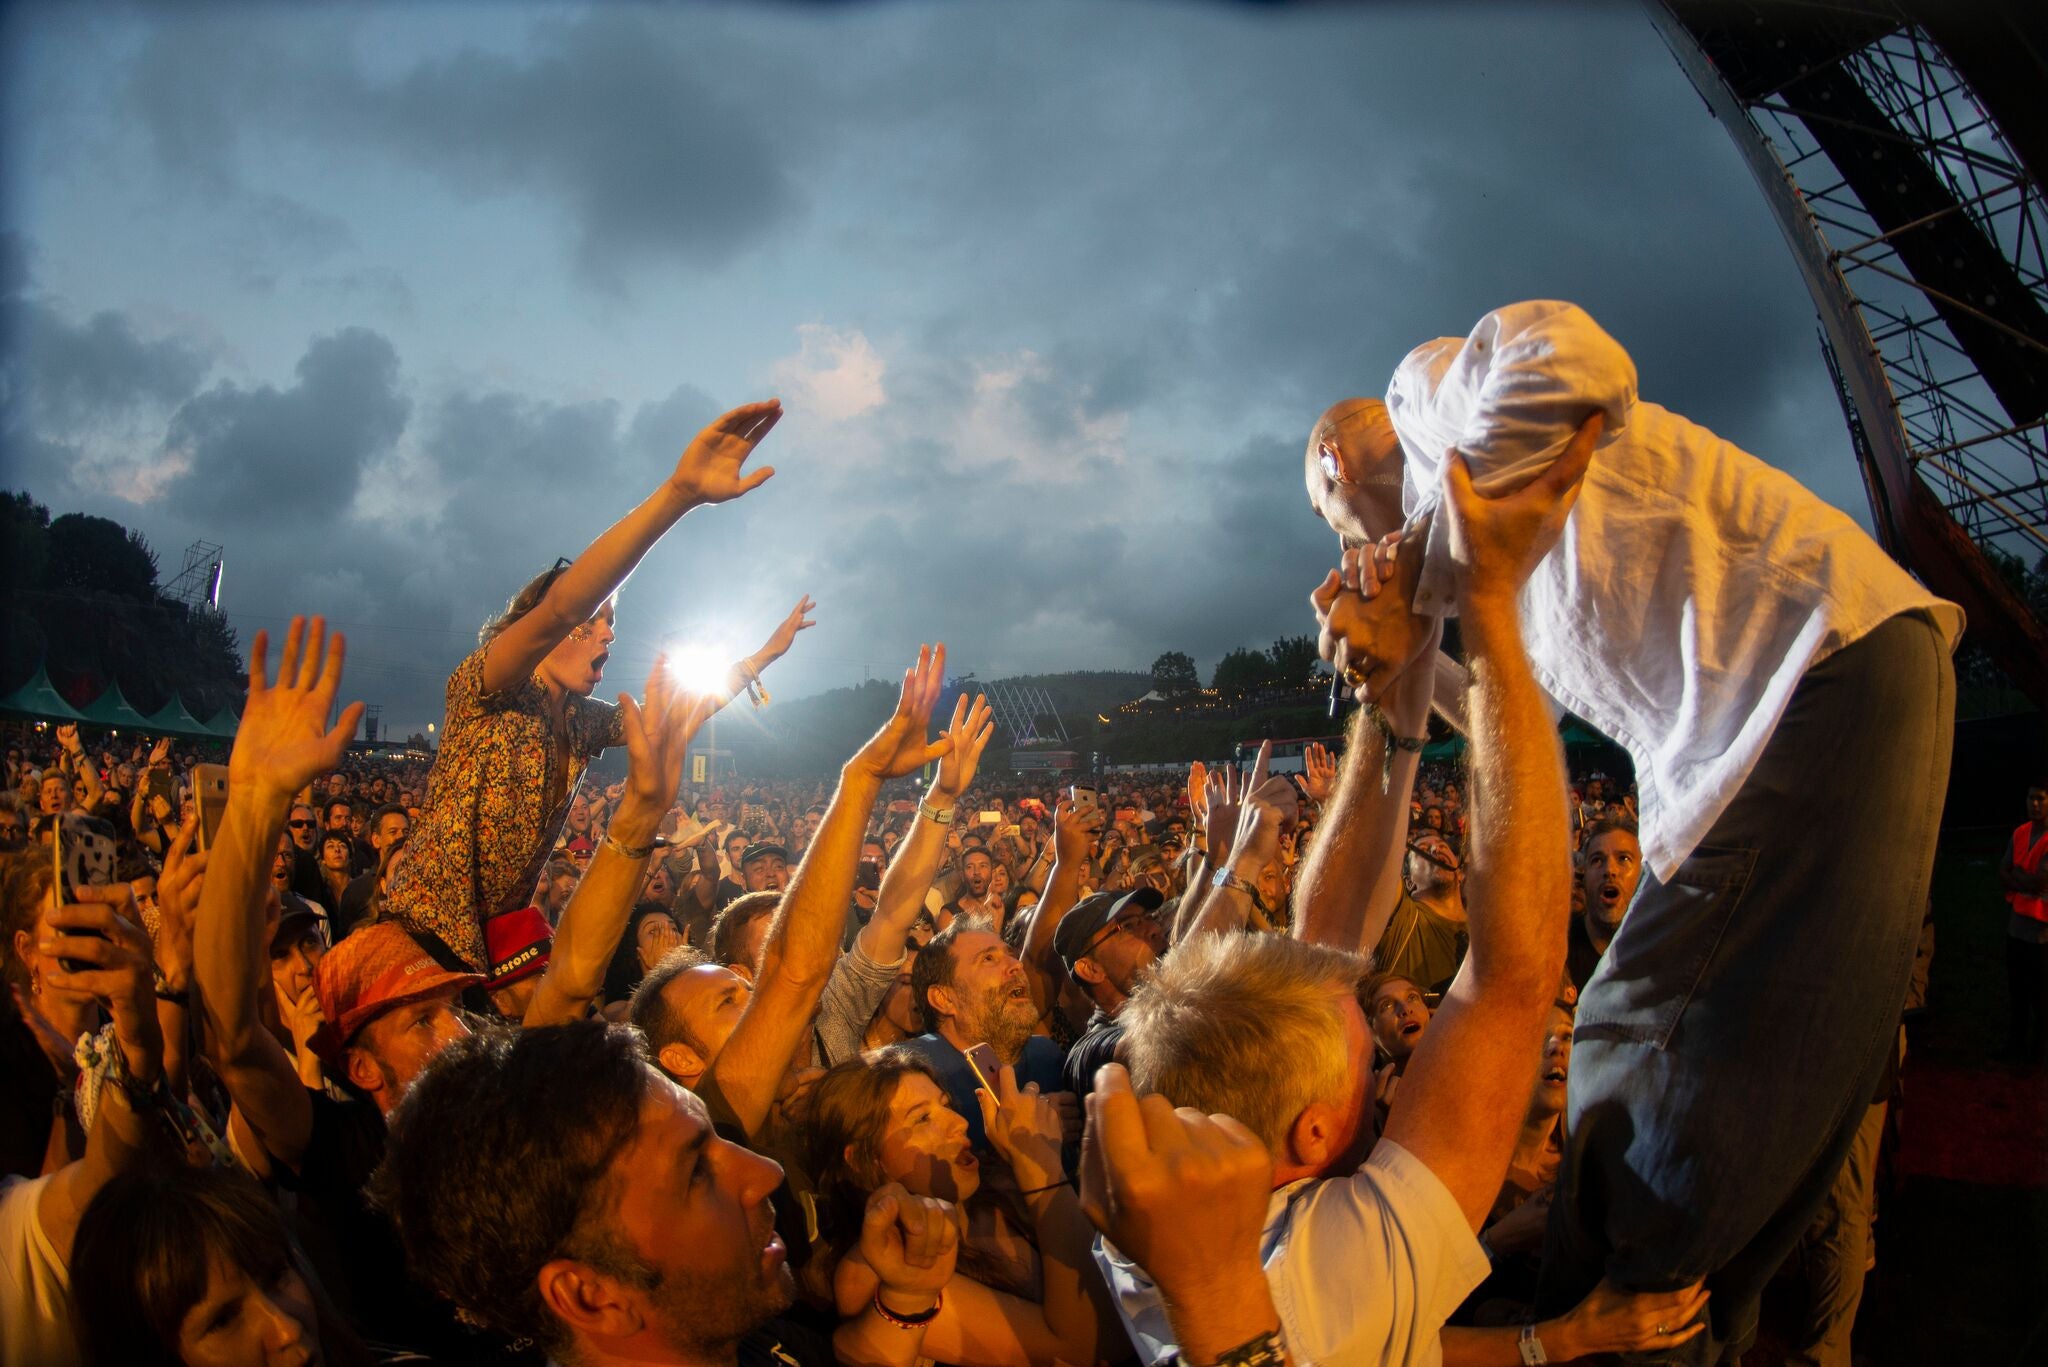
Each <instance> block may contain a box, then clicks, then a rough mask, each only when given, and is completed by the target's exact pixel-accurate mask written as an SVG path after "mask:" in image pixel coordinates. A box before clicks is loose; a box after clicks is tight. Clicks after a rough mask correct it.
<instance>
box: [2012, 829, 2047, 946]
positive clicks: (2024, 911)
mask: <svg viewBox="0 0 2048 1367" xmlns="http://www.w3.org/2000/svg"><path fill="white" fill-rule="evenodd" d="M2033 829H2034V823H2033V822H2031V821H2029V822H2025V823H2023V824H2022V825H2019V826H2017V827H2015V828H2014V829H2013V833H2012V866H2013V867H2014V868H2016V869H2018V870H2019V871H2020V872H2021V873H2038V872H2040V870H2041V857H2042V855H2044V854H2048V831H2044V832H2043V833H2042V835H2041V838H2040V839H2039V840H2036V841H2035V842H2034V844H2033V847H2032V848H2031V849H2030V848H2028V846H2027V833H2028V832H2029V831H2031V830H2033ZM2005 900H2006V901H2008V902H2010V903H2012V909H2013V910H2014V911H2016V912H2018V913H2019V914H2020V915H2022V916H2031V917H2033V918H2034V919H2035V920H2036V921H2048V898H2041V897H2036V896H2035V895H2034V894H2033V893H2031V892H2008V893H2007V894H2006V895H2005Z"/></svg>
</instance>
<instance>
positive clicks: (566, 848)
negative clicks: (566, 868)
mask: <svg viewBox="0 0 2048 1367" xmlns="http://www.w3.org/2000/svg"><path fill="white" fill-rule="evenodd" d="M596 849H597V846H595V845H593V844H591V843H590V839H589V837H587V836H581V835H579V836H577V837H576V838H575V839H574V840H571V841H568V842H566V843H565V844H564V845H563V846H562V853H563V854H590V853H592V852H593V851H595V850H596Z"/></svg>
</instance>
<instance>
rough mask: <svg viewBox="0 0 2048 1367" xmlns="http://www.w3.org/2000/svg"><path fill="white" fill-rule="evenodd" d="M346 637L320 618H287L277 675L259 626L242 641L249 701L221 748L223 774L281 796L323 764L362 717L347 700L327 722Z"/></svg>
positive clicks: (342, 748) (334, 757)
mask: <svg viewBox="0 0 2048 1367" xmlns="http://www.w3.org/2000/svg"><path fill="white" fill-rule="evenodd" d="M347 649H348V647H347V642H346V640H345V639H344V638H343V637H342V635H341V633H340V632H336V633H335V634H334V635H333V636H332V637H329V636H328V635H327V621H326V619H325V618H322V617H315V618H313V619H312V622H311V624H310V625H309V624H308V622H307V620H306V619H305V618H303V617H294V618H292V624H291V627H290V628H289V629H288V630H287V631H286V632H285V638H284V652H283V654H282V655H281V656H280V657H279V659H278V665H277V682H276V683H275V684H272V683H271V682H270V681H269V679H268V678H267V676H266V675H265V672H264V657H265V656H266V655H267V654H268V653H269V650H270V635H269V633H268V632H263V631H259V632H257V633H256V639H255V641H254V642H253V643H251V645H250V648H249V703H248V706H247V707H245V708H244V709H243V710H242V722H241V725H240V726H239V727H237V728H236V730H235V746H234V750H233V751H232V752H231V753H230V754H229V756H228V781H229V783H231V784H232V785H234V786H235V787H236V788H238V789H246V790H249V791H253V792H256V793H259V794H262V795H264V796H265V797H266V798H270V799H281V800H288V799H289V798H290V797H291V795H292V794H293V793H296V792H298V791H299V789H301V788H303V787H305V786H306V785H307V784H309V783H311V782H312V781H313V780H314V779H316V778H318V777H320V776H321V775H322V774H325V773H329V772H331V771H332V770H333V769H334V768H335V767H336V766H338V765H339V764H340V763H341V757H342V755H343V754H345V753H347V751H348V742H349V738H350V737H351V736H353V735H355V733H356V725H357V723H358V722H360V721H361V720H362V716H363V705H362V704H361V703H359V702H354V703H350V704H349V705H348V706H347V707H345V708H343V709H342V713H341V717H340V719H339V720H338V721H336V722H335V723H334V725H333V726H332V727H331V728H330V727H329V726H328V724H327V719H328V717H329V716H330V715H332V713H333V711H334V697H335V694H336V693H338V692H339V691H340V690H341V665H342V660H343V658H344V656H345V655H346V654H347Z"/></svg>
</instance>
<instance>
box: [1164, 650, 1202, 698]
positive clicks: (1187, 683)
mask: <svg viewBox="0 0 2048 1367" xmlns="http://www.w3.org/2000/svg"><path fill="white" fill-rule="evenodd" d="M1201 686H1202V676H1201V675H1199V674H1197V673H1196V672H1195V662H1194V660H1193V658H1192V657H1190V656H1188V655H1186V654H1184V653H1183V652H1181V651H1178V650H1169V651H1167V652H1166V653H1165V654H1164V655H1161V656H1160V657H1159V658H1158V659H1156V660H1154V661H1153V662H1152V687H1153V688H1155V689H1157V690H1158V691H1159V692H1161V693H1164V694H1165V695H1166V696H1167V697H1169V698H1174V697H1179V696H1180V695H1181V694H1183V693H1192V692H1194V691H1195V690H1196V689H1198V688H1200V687H1201Z"/></svg>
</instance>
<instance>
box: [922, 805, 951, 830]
mask: <svg viewBox="0 0 2048 1367" xmlns="http://www.w3.org/2000/svg"><path fill="white" fill-rule="evenodd" d="M959 810H960V809H959V808H958V807H934V806H932V805H931V804H930V803H926V802H920V803H918V804H917V814H918V815H919V816H921V817H924V818H925V819H927V820H928V821H930V822H931V823H932V824H933V825H934V826H950V825H952V824H953V818H954V816H955V815H957V814H958V813H959Z"/></svg>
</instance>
